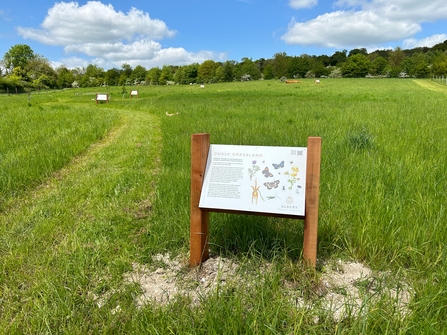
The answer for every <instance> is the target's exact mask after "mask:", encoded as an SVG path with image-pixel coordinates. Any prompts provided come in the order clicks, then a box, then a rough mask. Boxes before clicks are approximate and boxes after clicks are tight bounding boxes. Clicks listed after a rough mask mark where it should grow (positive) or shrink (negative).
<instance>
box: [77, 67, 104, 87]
mask: <svg viewBox="0 0 447 335" xmlns="http://www.w3.org/2000/svg"><path fill="white" fill-rule="evenodd" d="M104 77H105V72H104V69H103V68H102V67H99V66H97V65H93V64H89V65H88V66H87V68H86V69H85V73H84V75H83V76H82V78H81V80H80V81H79V84H80V85H81V87H92V86H99V85H102V84H103V83H104V81H105V79H104Z"/></svg>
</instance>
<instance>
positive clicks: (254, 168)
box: [248, 160, 261, 180]
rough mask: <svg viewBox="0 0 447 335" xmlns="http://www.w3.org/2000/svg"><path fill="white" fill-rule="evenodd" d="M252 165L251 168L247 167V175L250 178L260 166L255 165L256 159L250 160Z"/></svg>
mask: <svg viewBox="0 0 447 335" xmlns="http://www.w3.org/2000/svg"><path fill="white" fill-rule="evenodd" d="M251 163H252V164H253V165H252V167H251V168H248V175H249V176H250V180H251V179H252V177H253V176H254V175H255V174H256V172H258V171H259V170H260V169H261V168H260V167H259V166H258V165H256V161H255V160H254V161H252V162H251Z"/></svg>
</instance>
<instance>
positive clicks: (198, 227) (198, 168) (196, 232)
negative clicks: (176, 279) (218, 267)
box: [189, 133, 210, 267]
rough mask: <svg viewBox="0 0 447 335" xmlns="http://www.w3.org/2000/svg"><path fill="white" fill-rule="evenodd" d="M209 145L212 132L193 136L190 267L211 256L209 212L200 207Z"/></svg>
mask: <svg viewBox="0 0 447 335" xmlns="http://www.w3.org/2000/svg"><path fill="white" fill-rule="evenodd" d="M209 147H210V134H207V133H203V134H193V135H192V136H191V209H190V210H191V213H190V252H189V265H190V267H194V266H197V265H200V264H201V263H202V262H204V261H206V260H207V259H208V257H209V250H208V225H209V213H208V212H207V211H202V210H201V209H200V208H199V202H200V194H201V193H202V184H203V179H204V177H205V168H206V161H207V159H208V151H209Z"/></svg>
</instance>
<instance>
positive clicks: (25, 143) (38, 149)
mask: <svg viewBox="0 0 447 335" xmlns="http://www.w3.org/2000/svg"><path fill="white" fill-rule="evenodd" d="M0 103H1V104H2V109H1V110H2V111H1V122H0V209H1V206H2V204H3V203H4V202H5V201H6V199H7V198H8V197H10V196H13V195H17V194H18V192H20V191H23V190H26V189H30V188H32V187H35V186H36V185H38V184H39V183H40V182H42V181H43V180H44V179H45V178H46V177H48V176H50V175H51V174H52V173H54V172H55V171H57V170H59V169H60V168H61V167H63V166H64V165H65V164H67V163H68V162H69V161H70V160H71V159H72V158H73V157H74V156H76V155H78V154H80V153H81V152H83V151H85V150H86V149H87V148H88V147H89V146H90V145H91V144H92V143H94V142H95V141H98V140H100V139H101V138H102V137H103V136H104V135H105V134H106V133H107V132H108V131H109V130H110V128H111V127H112V126H113V125H114V124H115V123H116V122H117V121H118V115H117V113H115V112H113V111H110V110H109V111H98V110H92V109H88V108H79V107H73V106H69V105H63V104H62V105H44V104H39V103H38V102H36V103H34V99H33V103H29V104H26V103H25V100H24V97H23V96H19V97H16V96H10V97H3V98H2V99H1V100H0Z"/></svg>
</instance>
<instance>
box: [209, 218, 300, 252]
mask: <svg viewBox="0 0 447 335" xmlns="http://www.w3.org/2000/svg"><path fill="white" fill-rule="evenodd" d="M303 224H304V223H303V221H301V220H292V219H279V218H274V217H264V216H255V215H237V214H222V213H211V214H210V251H211V252H212V253H217V254H220V255H223V256H236V257H238V256H242V255H247V254H254V255H256V256H257V257H259V258H263V259H266V260H273V259H274V258H277V257H278V256H279V255H287V256H288V257H289V258H291V259H293V260H298V259H300V258H301V255H302V250H303Z"/></svg>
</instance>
